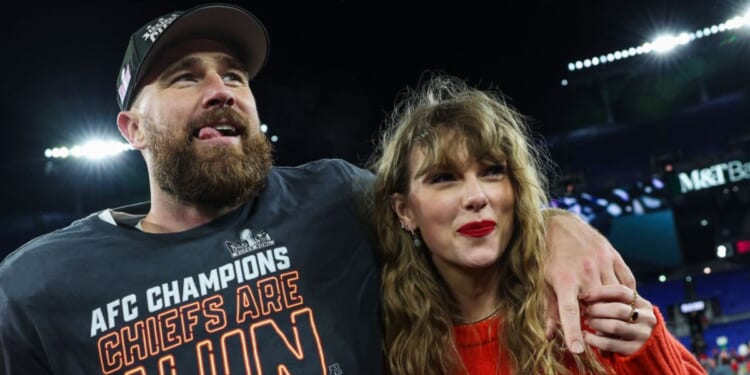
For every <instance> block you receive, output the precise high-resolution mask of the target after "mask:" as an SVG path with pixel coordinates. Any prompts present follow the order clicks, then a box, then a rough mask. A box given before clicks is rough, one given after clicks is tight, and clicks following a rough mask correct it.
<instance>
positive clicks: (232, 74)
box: [224, 72, 245, 83]
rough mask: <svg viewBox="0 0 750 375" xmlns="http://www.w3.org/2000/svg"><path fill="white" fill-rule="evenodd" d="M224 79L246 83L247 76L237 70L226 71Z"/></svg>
mask: <svg viewBox="0 0 750 375" xmlns="http://www.w3.org/2000/svg"><path fill="white" fill-rule="evenodd" d="M224 81H229V82H240V83H244V82H245V76H244V75H242V74H239V73H235V72H228V73H224Z"/></svg>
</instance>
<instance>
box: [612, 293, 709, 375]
mask: <svg viewBox="0 0 750 375" xmlns="http://www.w3.org/2000/svg"><path fill="white" fill-rule="evenodd" d="M654 315H656V326H654V330H653V332H651V337H649V339H648V340H647V341H646V343H645V344H644V345H643V346H642V347H641V348H640V349H639V350H638V351H637V352H635V353H633V354H632V355H629V356H623V355H619V354H615V355H613V356H608V357H607V358H606V359H604V360H605V361H610V363H611V365H612V368H614V370H615V372H616V373H617V374H618V375H620V374H633V375H636V374H637V375H642V374H659V375H694V374H695V375H700V374H707V372H706V370H705V369H704V368H703V367H702V366H701V365H700V363H699V362H698V359H697V358H695V356H694V355H693V353H691V352H690V351H688V350H687V349H686V348H685V347H684V346H682V344H681V343H680V342H679V341H677V339H675V338H674V337H673V336H672V334H671V333H670V332H669V331H668V330H667V325H666V324H665V323H664V318H663V317H662V315H661V312H659V309H658V308H657V307H656V306H654Z"/></svg>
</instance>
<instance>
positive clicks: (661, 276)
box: [659, 275, 667, 283]
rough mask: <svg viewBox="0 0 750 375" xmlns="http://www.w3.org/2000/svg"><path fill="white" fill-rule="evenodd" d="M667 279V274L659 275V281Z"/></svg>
mask: <svg viewBox="0 0 750 375" xmlns="http://www.w3.org/2000/svg"><path fill="white" fill-rule="evenodd" d="M666 281H667V276H666V275H659V282H662V283H663V282H666Z"/></svg>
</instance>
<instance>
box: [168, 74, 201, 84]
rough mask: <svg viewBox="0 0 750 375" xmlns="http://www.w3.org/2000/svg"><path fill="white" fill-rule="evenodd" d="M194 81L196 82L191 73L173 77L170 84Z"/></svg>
mask: <svg viewBox="0 0 750 375" xmlns="http://www.w3.org/2000/svg"><path fill="white" fill-rule="evenodd" d="M195 80H196V78H195V75H193V74H192V73H183V74H180V75H178V76H176V77H174V79H172V83H177V82H195Z"/></svg>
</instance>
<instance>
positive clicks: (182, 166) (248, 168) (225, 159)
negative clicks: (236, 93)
mask: <svg viewBox="0 0 750 375" xmlns="http://www.w3.org/2000/svg"><path fill="white" fill-rule="evenodd" d="M222 119H224V120H229V121H231V122H233V123H234V124H235V125H237V126H238V127H239V128H238V130H237V131H238V133H239V135H238V136H239V137H240V142H241V146H242V149H241V151H238V150H237V149H236V148H234V147H231V146H229V145H214V146H207V147H202V150H197V149H196V148H195V147H194V145H193V142H199V141H198V139H197V138H195V137H193V135H194V134H195V133H196V132H197V131H198V129H200V128H201V127H203V126H205V125H206V124H212V123H214V124H215V123H216V122H217V121H220V120H222ZM147 128H148V129H147V131H146V137H147V138H148V140H149V141H150V142H149V143H150V144H151V154H152V161H153V163H152V164H153V165H152V167H153V176H154V179H155V180H156V183H157V184H158V185H159V187H160V188H161V189H162V190H164V191H165V192H167V193H169V194H170V195H172V196H173V197H174V198H176V199H178V200H180V201H183V202H188V203H193V204H197V205H202V206H208V207H214V208H223V207H233V206H236V205H238V204H240V203H243V202H246V201H249V200H251V199H253V198H254V197H255V195H257V194H258V192H259V191H260V189H261V188H262V187H263V185H264V184H265V182H266V178H267V177H268V172H269V170H270V168H271V161H272V156H271V150H272V147H271V144H270V143H269V142H268V139H266V137H265V136H264V135H263V134H262V133H259V132H258V131H257V127H256V128H251V127H250V123H249V121H248V120H247V119H245V118H243V117H242V116H241V115H239V114H238V113H237V112H235V111H233V110H231V109H228V108H220V109H216V110H213V111H211V112H208V113H206V114H205V115H203V116H201V117H200V118H197V119H195V120H192V121H190V122H189V123H188V124H187V129H174V130H168V131H165V130H160V129H159V128H158V127H157V126H155V124H148V125H147ZM170 133H171V134H170ZM175 133H177V134H175Z"/></svg>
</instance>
